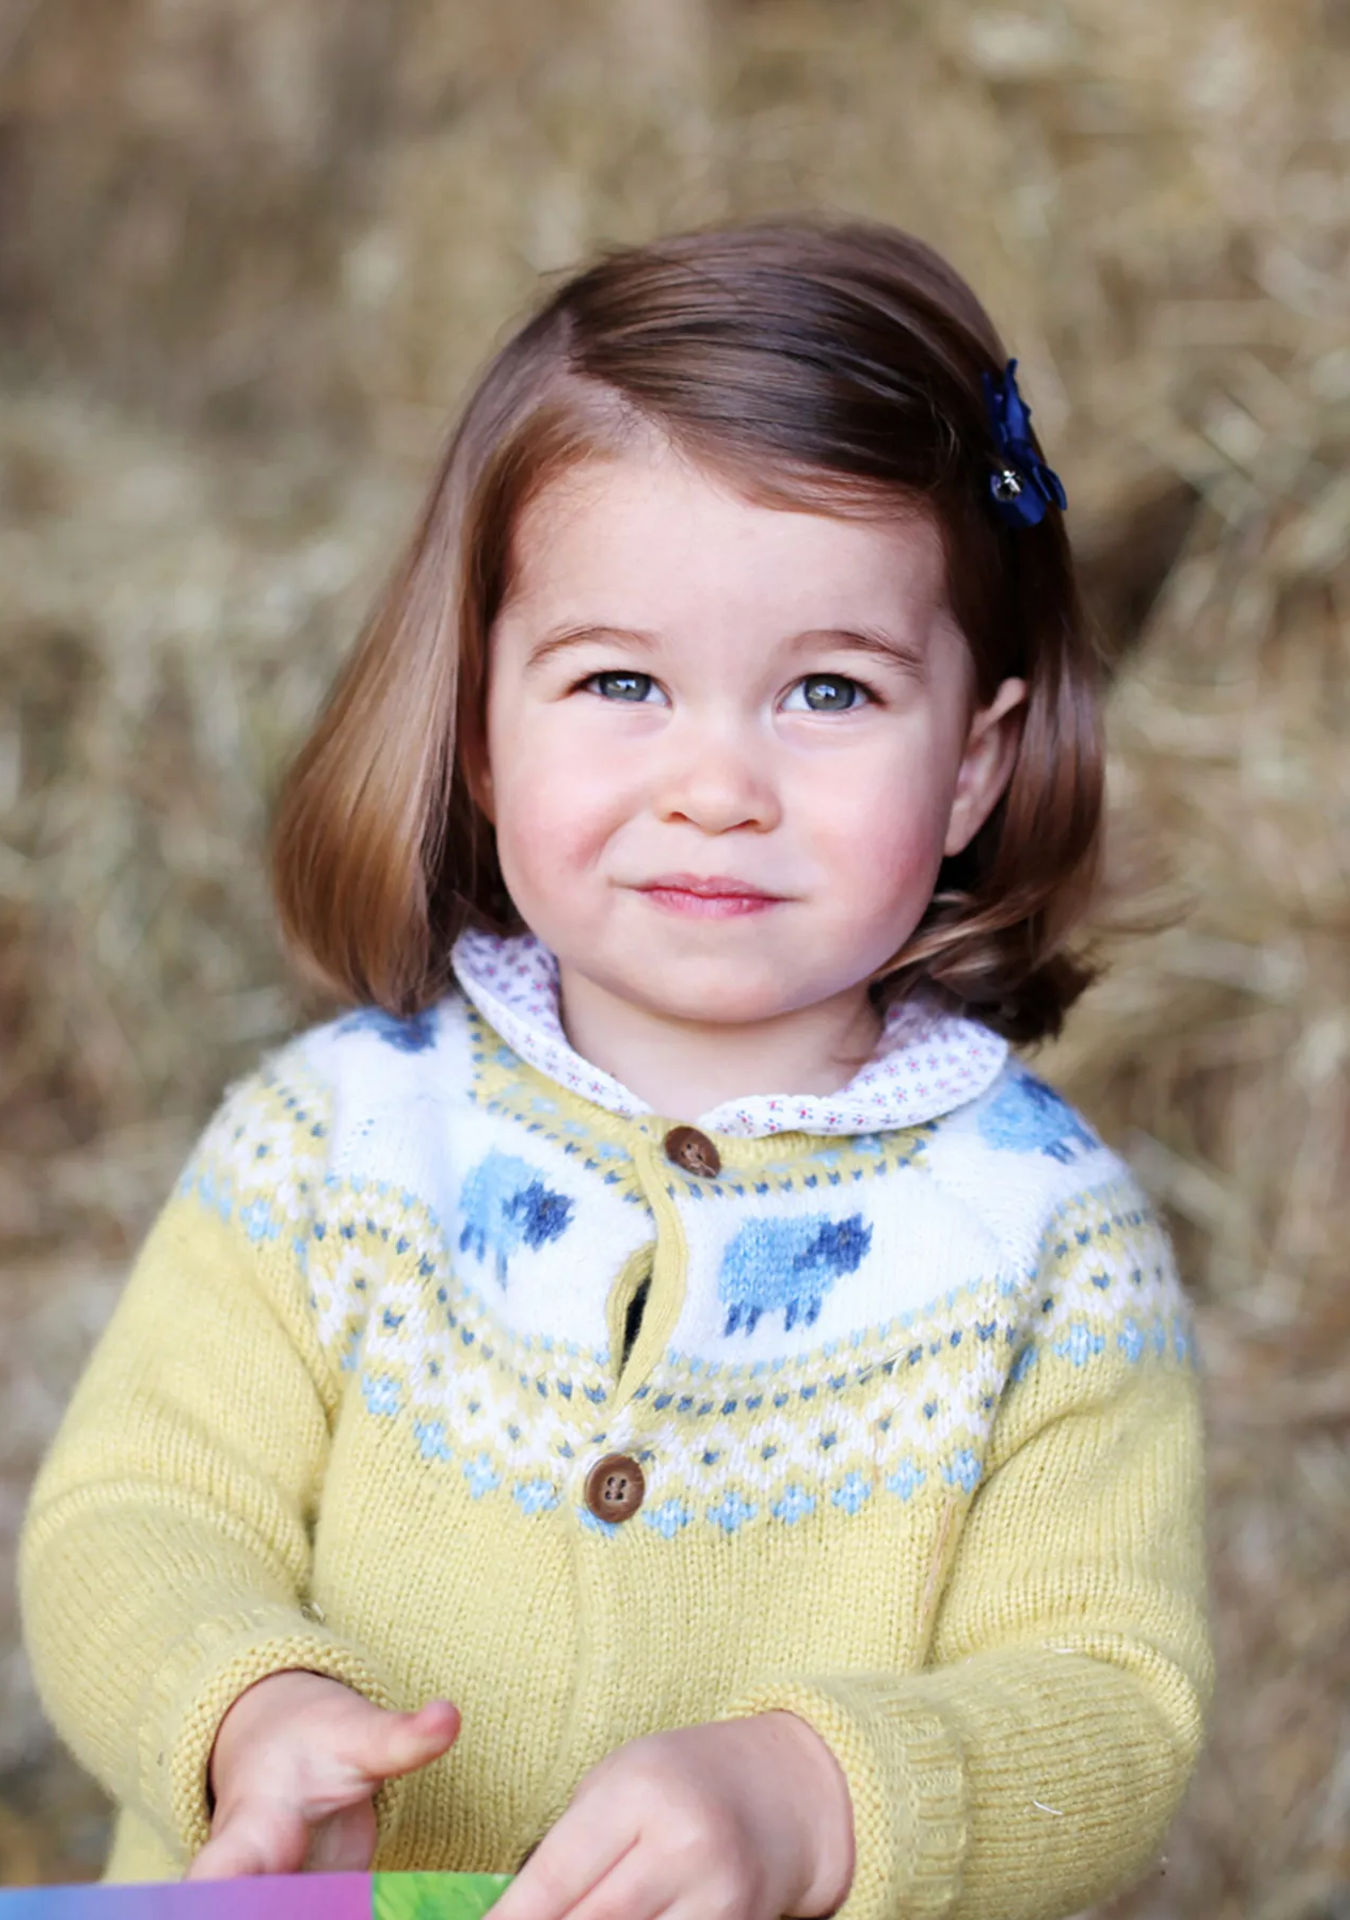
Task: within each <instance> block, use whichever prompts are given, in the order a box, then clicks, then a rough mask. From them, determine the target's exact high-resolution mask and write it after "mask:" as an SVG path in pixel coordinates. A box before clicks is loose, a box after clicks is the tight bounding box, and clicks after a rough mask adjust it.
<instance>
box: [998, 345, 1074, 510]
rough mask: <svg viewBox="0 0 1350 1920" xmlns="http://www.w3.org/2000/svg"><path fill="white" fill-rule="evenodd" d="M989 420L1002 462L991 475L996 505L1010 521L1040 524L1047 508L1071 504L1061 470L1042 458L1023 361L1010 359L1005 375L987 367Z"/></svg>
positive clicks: (1061, 508) (1063, 506) (1060, 507)
mask: <svg viewBox="0 0 1350 1920" xmlns="http://www.w3.org/2000/svg"><path fill="white" fill-rule="evenodd" d="M980 379H981V382H982V383H983V386H984V398H985V404H986V405H987V406H988V408H989V424H990V426H991V427H992V428H993V432H994V438H995V440H996V441H997V442H998V450H999V454H1000V456H1001V458H1002V465H1001V466H999V467H996V468H995V469H994V471H993V472H992V473H991V474H990V476H989V494H990V498H991V499H992V500H993V503H994V511H995V513H997V515H998V517H999V519H1000V520H1002V521H1003V523H1004V524H1005V526H1009V527H1034V526H1038V525H1039V524H1040V522H1041V521H1042V520H1043V519H1044V518H1045V510H1046V508H1047V507H1049V506H1056V507H1058V508H1059V509H1060V510H1061V511H1063V509H1064V508H1065V507H1067V506H1068V504H1069V502H1068V499H1067V498H1066V496H1065V492H1064V488H1063V486H1062V484H1061V483H1060V478H1059V475H1058V474H1057V473H1056V472H1054V470H1053V469H1052V468H1050V467H1048V466H1047V465H1046V464H1045V462H1044V460H1042V458H1041V456H1040V454H1039V453H1037V451H1036V449H1035V447H1034V446H1033V445H1032V441H1031V408H1030V407H1029V406H1028V405H1027V403H1026V401H1025V400H1024V399H1023V398H1022V396H1021V394H1020V393H1019V392H1018V391H1017V362H1016V361H1015V360H1010V361H1009V362H1008V370H1007V372H1006V373H1005V374H1004V375H1003V377H1002V379H1001V380H996V379H995V378H994V376H993V374H991V373H982V374H981V375H980Z"/></svg>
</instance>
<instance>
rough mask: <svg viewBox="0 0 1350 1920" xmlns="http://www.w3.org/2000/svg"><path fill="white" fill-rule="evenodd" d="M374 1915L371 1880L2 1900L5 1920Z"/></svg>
mask: <svg viewBox="0 0 1350 1920" xmlns="http://www.w3.org/2000/svg"><path fill="white" fill-rule="evenodd" d="M370 1913H371V1875H370V1874H368V1873H294V1874H277V1875H257V1876H255V1877H252V1878H249V1879H243V1880H194V1881H191V1882H182V1881H173V1882H162V1883H158V1882H157V1883H156V1884H155V1885H153V1886H140V1887H110V1886H103V1885H95V1886H89V1887H22V1888H18V1889H16V1890H14V1891H12V1892H0V1920H370Z"/></svg>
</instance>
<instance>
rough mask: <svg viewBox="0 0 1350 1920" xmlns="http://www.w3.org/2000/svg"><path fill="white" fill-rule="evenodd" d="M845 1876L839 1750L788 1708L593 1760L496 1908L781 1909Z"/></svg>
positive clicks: (849, 1827) (633, 1913) (768, 1912)
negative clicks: (595, 1763)
mask: <svg viewBox="0 0 1350 1920" xmlns="http://www.w3.org/2000/svg"><path fill="white" fill-rule="evenodd" d="M852 1877H853V1809H852V1804H851V1802H850V1800H849V1795H848V1787H847V1784H846V1782H845V1780H844V1776H843V1773H842V1772H841V1770H840V1768H839V1764H838V1762H837V1761H836V1760H835V1758H834V1755H833V1754H832V1753H831V1752H830V1750H829V1748H828V1747H827V1746H826V1745H825V1742H824V1741H823V1740H822V1739H821V1738H820V1736H819V1735H818V1734H817V1733H816V1732H815V1730H814V1729H813V1728H811V1727H809V1726H808V1725H807V1723H806V1722H805V1721H804V1720H801V1719H798V1717H797V1716H796V1715H795V1714H791V1713H762V1714H755V1715H753V1716H752V1717H750V1718H747V1719H744V1720H725V1721H717V1722H714V1723H712V1724H711V1725H708V1726H698V1727H681V1728H679V1729H678V1730H677V1731H676V1732H674V1733H656V1734H649V1735H648V1736H647V1737H646V1738H645V1739H641V1740H632V1741H630V1742H629V1743H628V1745H627V1746H624V1747H619V1748H618V1749H617V1750H616V1751H615V1752H614V1753H611V1754H609V1755H607V1756H606V1758H605V1759H603V1760H602V1761H601V1762H600V1764H599V1766H597V1767H593V1768H592V1769H591V1771H590V1772H589V1773H588V1774H587V1775H586V1777H585V1779H584V1780H583V1781H582V1782H581V1785H580V1786H579V1787H578V1788H577V1791H576V1793H575V1795H574V1796H573V1799H572V1803H571V1805H570V1806H569V1807H568V1809H567V1811H566V1813H565V1814H564V1815H563V1816H562V1818H561V1819H560V1820H559V1821H558V1823H557V1825H556V1826H555V1827H553V1828H552V1829H551V1831H550V1832H549V1833H547V1834H546V1835H545V1836H544V1838H543V1839H542V1840H541V1841H540V1843H539V1845H538V1846H537V1847H536V1848H535V1850H534V1852H533V1853H532V1854H531V1855H530V1857H529V1861H528V1863H527V1865H526V1866H525V1867H523V1868H522V1869H521V1871H520V1873H519V1874H518V1875H517V1877H516V1879H515V1880H514V1881H513V1882H512V1884H511V1885H510V1886H509V1887H508V1888H507V1889H506V1892H505V1893H504V1894H503V1895H502V1897H501V1899H500V1900H499V1901H498V1902H497V1903H496V1905H495V1906H494V1908H493V1910H492V1920H656V1916H657V1915H660V1916H662V1920H780V1916H781V1915H784V1914H794V1915H797V1914H800V1915H815V1914H829V1913H833V1912H834V1911H835V1910H836V1909H837V1908H838V1907H839V1906H840V1905H841V1904H842V1902H843V1899H844V1896H845V1894H846V1893H847V1891H848V1887H849V1883H850V1881H851V1879H852Z"/></svg>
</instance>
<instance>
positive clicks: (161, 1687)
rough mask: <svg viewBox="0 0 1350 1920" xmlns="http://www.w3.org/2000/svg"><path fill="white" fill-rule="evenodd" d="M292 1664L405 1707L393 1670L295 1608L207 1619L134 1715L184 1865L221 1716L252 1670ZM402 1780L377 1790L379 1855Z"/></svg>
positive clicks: (153, 1815)
mask: <svg viewBox="0 0 1350 1920" xmlns="http://www.w3.org/2000/svg"><path fill="white" fill-rule="evenodd" d="M292 1668H301V1669H304V1670H306V1671H308V1672H310V1673H318V1674H322V1675H323V1676H324V1677H325V1678H327V1679H330V1680H340V1681H341V1682H342V1683H343V1684H344V1685H345V1686H348V1687H351V1688H352V1689H353V1690H354V1691H355V1692H357V1693H360V1694H363V1695H364V1696H365V1698H366V1699H367V1700H370V1701H372V1702H373V1704H374V1705H375V1706H377V1707H385V1708H390V1709H392V1710H393V1711H395V1712H399V1711H402V1707H403V1703H402V1702H401V1701H400V1700H399V1699H398V1698H397V1696H396V1694H395V1692H394V1689H393V1687H392V1685H391V1684H390V1681H389V1678H388V1676H387V1675H386V1674H385V1673H383V1672H382V1671H381V1670H380V1669H379V1668H377V1667H376V1666H375V1664H374V1663H373V1662H372V1661H371V1660H370V1659H369V1658H368V1656H367V1655H366V1654H365V1653H363V1652H362V1651H361V1649H360V1648H359V1647H355V1646H352V1645H351V1644H350V1643H348V1642H346V1641H343V1640H339V1639H338V1638H336V1637H335V1636H334V1635H332V1634H329V1633H326V1632H325V1631H324V1630H323V1628H322V1627H317V1626H316V1625H315V1624H314V1623H313V1621H311V1620H310V1619H309V1618H307V1617H306V1616H305V1615H304V1614H303V1613H300V1612H298V1611H297V1610H295V1609H292V1608H288V1607H284V1606H262V1607H249V1608H240V1609H239V1610H238V1611H236V1612H230V1613H226V1614H219V1615H216V1616H213V1617H212V1618H211V1619H209V1620H206V1621H203V1622H202V1623H201V1624H200V1625H199V1626H197V1627H196V1628H194V1630H193V1632H192V1633H191V1634H190V1635H188V1636H187V1637H186V1638H185V1639H184V1640H182V1641H180V1642H179V1644H178V1645H177V1646H176V1647H175V1648H174V1650H173V1652H172V1653H171V1654H170V1656H169V1658H168V1659H167V1660H166V1661H165V1662H164V1664H163V1665H162V1666H161V1667H160V1668H159V1670H158V1672H157V1673H156V1675H155V1677H154V1680H153V1681H152V1683H151V1685H150V1687H149V1688H148V1689H147V1692H146V1697H145V1702H144V1709H143V1711H142V1712H141V1713H140V1715H139V1716H138V1721H137V1724H138V1726H139V1727H140V1730H141V1731H140V1781H141V1792H142V1795H143V1797H144V1810H145V1812H146V1814H147V1815H148V1817H149V1818H150V1819H151V1820H152V1821H153V1823H154V1825H155V1826H156V1827H158V1828H159V1830H160V1832H161V1833H162V1834H163V1836H164V1837H165V1839H166V1840H167V1841H168V1842H169V1844H170V1846H172V1847H174V1848H175V1849H181V1850H182V1852H183V1855H184V1866H186V1865H187V1863H188V1861H190V1860H191V1859H192V1857H193V1855H194V1854H196V1853H198V1852H199V1851H200V1850H201V1848H202V1847H204V1846H205V1845H206V1842H207V1840H208V1839H209V1837H210V1832H211V1816H210V1813H209V1811H208V1806H207V1792H206V1789H207V1767H208V1765H209V1763H210V1758H211V1749H212V1746H213V1745H214V1743H215V1737H216V1732H217V1730H218V1728H219V1726H220V1723H221V1721H222V1720H223V1719H224V1717H225V1714H226V1712H227V1711H228V1709H229V1708H230V1707H231V1706H232V1705H233V1704H234V1702H235V1701H236V1700H237V1699H238V1698H239V1696H240V1694H241V1693H243V1692H244V1691H245V1690H246V1689H247V1688H248V1687H251V1686H252V1685H253V1683H254V1682H255V1681H256V1680H262V1679H265V1678H266V1676H267V1675H268V1674H271V1673H283V1672H286V1671H288V1670H290V1669H292ZM404 1785H405V1781H404V1780H402V1779H399V1780H387V1781H386V1782H385V1783H384V1784H383V1786H381V1787H380V1788H379V1790H378V1791H377V1793H376V1794H375V1799H374V1808H375V1820H376V1856H377V1859H378V1856H379V1853H380V1851H381V1848H382V1845H383V1843H384V1841H385V1840H386V1838H387V1836H388V1834H389V1833H390V1831H391V1830H392V1828H393V1825H394V1822H395V1818H396V1814H397V1807H398V1802H399V1800H400V1799H401V1797H402V1789H403V1787H404Z"/></svg>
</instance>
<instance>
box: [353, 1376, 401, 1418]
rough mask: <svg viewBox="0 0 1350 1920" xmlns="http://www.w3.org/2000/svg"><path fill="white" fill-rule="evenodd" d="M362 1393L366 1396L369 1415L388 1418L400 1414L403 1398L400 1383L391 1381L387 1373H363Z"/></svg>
mask: <svg viewBox="0 0 1350 1920" xmlns="http://www.w3.org/2000/svg"><path fill="white" fill-rule="evenodd" d="M361 1392H362V1393H363V1395H364V1396H365V1402H366V1410H367V1412H368V1413H376V1414H382V1415H384V1416H385V1417H386V1418H387V1417H389V1416H391V1415H393V1414H396V1413H397V1412H398V1410H399V1405H400V1401H401V1398H402V1396H401V1395H400V1393H399V1385H398V1381H397V1380H394V1379H391V1378H390V1376H389V1375H388V1374H387V1373H379V1374H370V1373H363V1374H362V1376H361Z"/></svg>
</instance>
